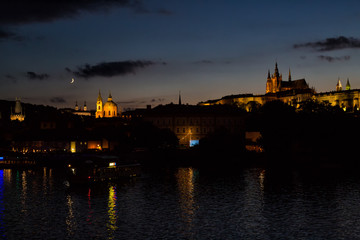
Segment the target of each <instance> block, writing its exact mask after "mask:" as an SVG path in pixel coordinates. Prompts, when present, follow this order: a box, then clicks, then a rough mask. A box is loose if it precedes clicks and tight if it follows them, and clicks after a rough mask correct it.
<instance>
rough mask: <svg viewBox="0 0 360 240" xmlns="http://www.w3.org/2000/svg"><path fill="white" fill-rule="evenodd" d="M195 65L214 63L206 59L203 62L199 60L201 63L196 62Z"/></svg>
mask: <svg viewBox="0 0 360 240" xmlns="http://www.w3.org/2000/svg"><path fill="white" fill-rule="evenodd" d="M195 63H202V64H211V63H214V62H213V61H211V60H206V59H204V60H201V61H197V62H195Z"/></svg>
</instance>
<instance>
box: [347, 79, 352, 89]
mask: <svg viewBox="0 0 360 240" xmlns="http://www.w3.org/2000/svg"><path fill="white" fill-rule="evenodd" d="M346 90H351V86H350V82H349V78H348V79H347V81H346Z"/></svg>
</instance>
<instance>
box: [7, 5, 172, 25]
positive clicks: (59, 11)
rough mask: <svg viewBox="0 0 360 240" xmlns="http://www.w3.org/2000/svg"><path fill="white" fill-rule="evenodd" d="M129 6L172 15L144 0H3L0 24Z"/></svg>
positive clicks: (140, 10) (145, 11)
mask: <svg viewBox="0 0 360 240" xmlns="http://www.w3.org/2000/svg"><path fill="white" fill-rule="evenodd" d="M114 7H120V8H129V9H132V10H133V11H134V12H135V13H139V14H145V13H157V14H161V15H170V14H172V12H171V11H168V10H165V9H159V10H157V11H151V10H149V9H147V8H146V7H145V5H144V4H143V1H142V0H71V1H70V0H66V1H63V0H51V1H48V0H31V1H29V0H3V1H2V2H1V8H0V25H1V24H2V25H4V24H6V25H9V24H26V23H33V22H51V21H54V20H57V19H63V18H74V17H76V16H78V15H79V14H81V13H82V12H106V11H109V10H110V9H111V8H114Z"/></svg>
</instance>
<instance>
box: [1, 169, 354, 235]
mask: <svg viewBox="0 0 360 240" xmlns="http://www.w3.org/2000/svg"><path fill="white" fill-rule="evenodd" d="M63 181H64V176H63V175H62V174H61V173H59V172H56V171H55V170H51V169H39V170H0V236H2V238H3V239H18V238H19V237H20V238H22V239H34V238H35V239H49V238H52V239H359V238H360V226H359V224H358V219H360V179H359V176H357V174H356V173H354V172H352V173H351V174H348V173H341V172H335V171H333V172H327V171H314V172H302V171H295V170H287V171H274V170H273V169H266V170H265V169H256V168H254V169H243V170H241V169H240V170H239V171H237V173H236V174H228V173H226V172H225V173H223V174H220V175H216V176H214V175H213V174H212V173H208V172H207V171H204V170H197V169H195V168H179V169H176V170H166V171H155V172H148V173H145V174H144V177H143V178H140V179H136V180H134V181H125V182H117V183H103V184H99V185H96V186H91V187H90V188H89V187H88V186H76V187H71V188H67V187H65V186H64V185H63Z"/></svg>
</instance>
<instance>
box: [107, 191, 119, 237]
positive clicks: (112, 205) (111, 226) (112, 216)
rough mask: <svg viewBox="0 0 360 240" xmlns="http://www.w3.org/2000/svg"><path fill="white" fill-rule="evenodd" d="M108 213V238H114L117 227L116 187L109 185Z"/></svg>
mask: <svg viewBox="0 0 360 240" xmlns="http://www.w3.org/2000/svg"><path fill="white" fill-rule="evenodd" d="M108 215H109V221H108V223H107V229H108V232H109V238H108V239H114V233H115V231H116V229H117V226H116V221H117V213H116V187H115V186H110V187H109V200H108Z"/></svg>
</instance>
